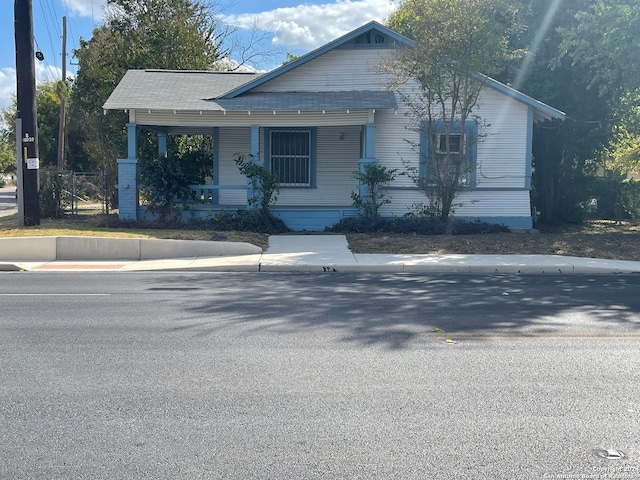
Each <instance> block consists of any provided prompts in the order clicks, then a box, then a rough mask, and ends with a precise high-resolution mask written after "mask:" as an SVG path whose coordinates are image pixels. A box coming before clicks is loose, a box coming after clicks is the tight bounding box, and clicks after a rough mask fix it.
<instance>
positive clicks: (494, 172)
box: [474, 88, 528, 188]
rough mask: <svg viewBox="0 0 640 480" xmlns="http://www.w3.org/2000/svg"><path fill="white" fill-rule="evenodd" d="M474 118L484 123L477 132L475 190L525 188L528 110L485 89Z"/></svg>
mask: <svg viewBox="0 0 640 480" xmlns="http://www.w3.org/2000/svg"><path fill="white" fill-rule="evenodd" d="M474 115H479V116H480V117H481V118H482V119H483V120H484V122H480V125H479V128H478V134H479V137H480V138H479V139H478V164H477V171H476V181H477V186H478V188H524V187H525V186H526V185H527V180H528V179H527V178H526V176H525V175H526V172H527V166H526V162H527V158H528V156H527V125H528V122H527V121H528V107H527V106H526V105H523V104H522V103H520V102H517V101H516V100H513V99H511V98H509V97H507V96H505V95H502V94H500V93H498V92H496V91H494V90H492V89H488V88H487V89H485V91H484V92H483V93H482V95H481V97H480V99H479V103H478V107H477V108H476V109H474ZM485 122H486V124H485Z"/></svg>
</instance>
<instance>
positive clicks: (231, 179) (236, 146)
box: [218, 127, 251, 206]
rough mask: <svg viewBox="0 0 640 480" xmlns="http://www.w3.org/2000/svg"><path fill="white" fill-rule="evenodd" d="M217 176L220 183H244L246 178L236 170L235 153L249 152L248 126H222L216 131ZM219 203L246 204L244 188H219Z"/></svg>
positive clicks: (249, 137)
mask: <svg viewBox="0 0 640 480" xmlns="http://www.w3.org/2000/svg"><path fill="white" fill-rule="evenodd" d="M218 142H219V145H218V160H219V165H218V176H219V184H220V185H246V184H247V179H246V177H244V176H243V175H240V172H238V167H237V166H236V164H235V161H234V159H235V157H236V155H237V154H244V155H248V154H249V153H251V129H250V128H248V127H245V128H240V127H222V128H220V130H219V131H218ZM218 201H219V202H220V204H221V205H238V206H241V205H246V204H247V191H246V190H220V193H219V197H218Z"/></svg>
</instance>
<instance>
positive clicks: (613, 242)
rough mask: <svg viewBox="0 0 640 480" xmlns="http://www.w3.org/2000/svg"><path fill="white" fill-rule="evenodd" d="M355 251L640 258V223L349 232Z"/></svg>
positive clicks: (603, 222) (350, 246)
mask: <svg viewBox="0 0 640 480" xmlns="http://www.w3.org/2000/svg"><path fill="white" fill-rule="evenodd" d="M347 240H348V242H349V248H350V249H351V251H352V252H354V253H396V254H403V253H404V254H446V253H453V254H501V255H527V254H537V255H568V256H576V257H590V258H607V259H618V260H637V261H640V226H638V225H634V224H628V223H625V224H622V225H616V224H615V223H614V222H607V221H593V222H588V223H586V224H584V225H582V226H572V227H562V228H560V227H558V228H548V229H544V230H541V231H540V232H539V233H494V234H485V235H456V236H451V235H399V234H386V233H379V234H377V235H369V234H349V235H347Z"/></svg>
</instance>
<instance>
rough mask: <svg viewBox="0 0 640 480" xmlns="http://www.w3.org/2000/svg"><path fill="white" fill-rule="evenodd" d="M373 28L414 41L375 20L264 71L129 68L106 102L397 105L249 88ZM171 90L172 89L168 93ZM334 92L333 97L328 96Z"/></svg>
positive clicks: (347, 95)
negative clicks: (264, 91) (262, 91)
mask: <svg viewBox="0 0 640 480" xmlns="http://www.w3.org/2000/svg"><path fill="white" fill-rule="evenodd" d="M368 33H373V34H378V35H381V36H382V37H385V38H386V39H388V40H389V41H390V43H389V44H388V45H391V44H392V45H393V46H394V47H412V46H413V45H414V42H413V40H410V39H409V38H407V37H404V36H402V35H400V34H399V33H397V32H394V31H393V30H391V29H389V28H387V27H385V26H384V25H382V24H380V23H378V22H375V21H372V22H369V23H367V24H365V25H363V26H361V27H360V28H357V29H355V30H353V31H352V32H349V33H347V34H345V35H343V36H341V37H339V38H337V39H335V40H333V41H331V42H329V43H327V44H325V45H323V46H321V47H319V48H317V49H315V50H313V51H311V52H309V53H307V54H306V55H303V56H301V57H299V58H297V59H296V60H294V61H292V62H290V63H287V64H285V65H281V66H280V67H278V68H276V69H274V70H272V71H270V72H268V73H265V74H257V73H236V72H205V71H188V70H129V71H128V72H127V73H126V74H125V76H124V77H123V78H122V80H121V81H120V83H119V84H118V86H117V87H116V88H115V90H114V91H113V92H112V94H111V96H109V98H108V99H107V101H106V102H105V104H104V106H103V108H104V109H105V110H116V109H123V110H124V109H149V110H200V111H221V110H256V111H258V110H274V111H275V110H308V109H313V110H340V109H349V108H351V109H354V110H356V109H373V108H379V109H384V108H396V103H395V102H396V101H395V96H393V94H392V93H391V92H373V91H359V92H358V91H355V92H322V93H320V92H318V93H311V92H306V93H305V92H287V93H268V94H267V93H265V94H257V93H251V92H250V91H251V90H252V89H254V88H256V87H258V86H260V85H263V84H264V83H266V82H269V81H270V80H273V79H274V78H277V77H279V76H280V75H283V74H285V73H287V72H290V71H291V70H294V69H296V68H298V67H300V66H301V65H304V64H306V63H308V62H310V61H312V60H314V59H316V58H318V57H319V56H321V55H323V54H325V53H327V52H329V51H332V50H334V49H336V48H340V47H344V46H347V45H349V44H350V43H352V42H355V41H357V39H358V38H359V37H361V36H362V35H365V34H368ZM476 77H477V78H478V79H479V80H481V81H483V82H484V83H485V84H486V85H487V86H488V87H490V88H492V89H494V90H496V91H498V92H500V93H502V94H504V95H506V96H508V97H510V98H513V99H515V100H517V101H519V102H521V103H523V104H525V105H527V106H529V107H531V108H532V109H533V112H534V120H536V121H539V120H550V119H564V118H565V117H566V115H565V114H564V112H561V111H560V110H557V109H555V108H553V107H551V106H549V105H546V104H545V103H542V102H540V101H538V100H535V99H534V98H531V97H529V96H528V95H525V94H524V93H522V92H520V91H518V90H516V89H514V88H512V87H509V86H507V85H505V84H503V83H501V82H499V81H497V80H495V79H493V78H490V77H487V76H486V75H482V74H477V75H476ZM168 92H170V94H168ZM325 97H330V98H325Z"/></svg>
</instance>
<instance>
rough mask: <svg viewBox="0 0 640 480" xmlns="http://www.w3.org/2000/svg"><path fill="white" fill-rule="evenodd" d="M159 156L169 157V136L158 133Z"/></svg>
mask: <svg viewBox="0 0 640 480" xmlns="http://www.w3.org/2000/svg"><path fill="white" fill-rule="evenodd" d="M158 155H164V156H166V155H167V134H166V133H162V132H160V133H158Z"/></svg>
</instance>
